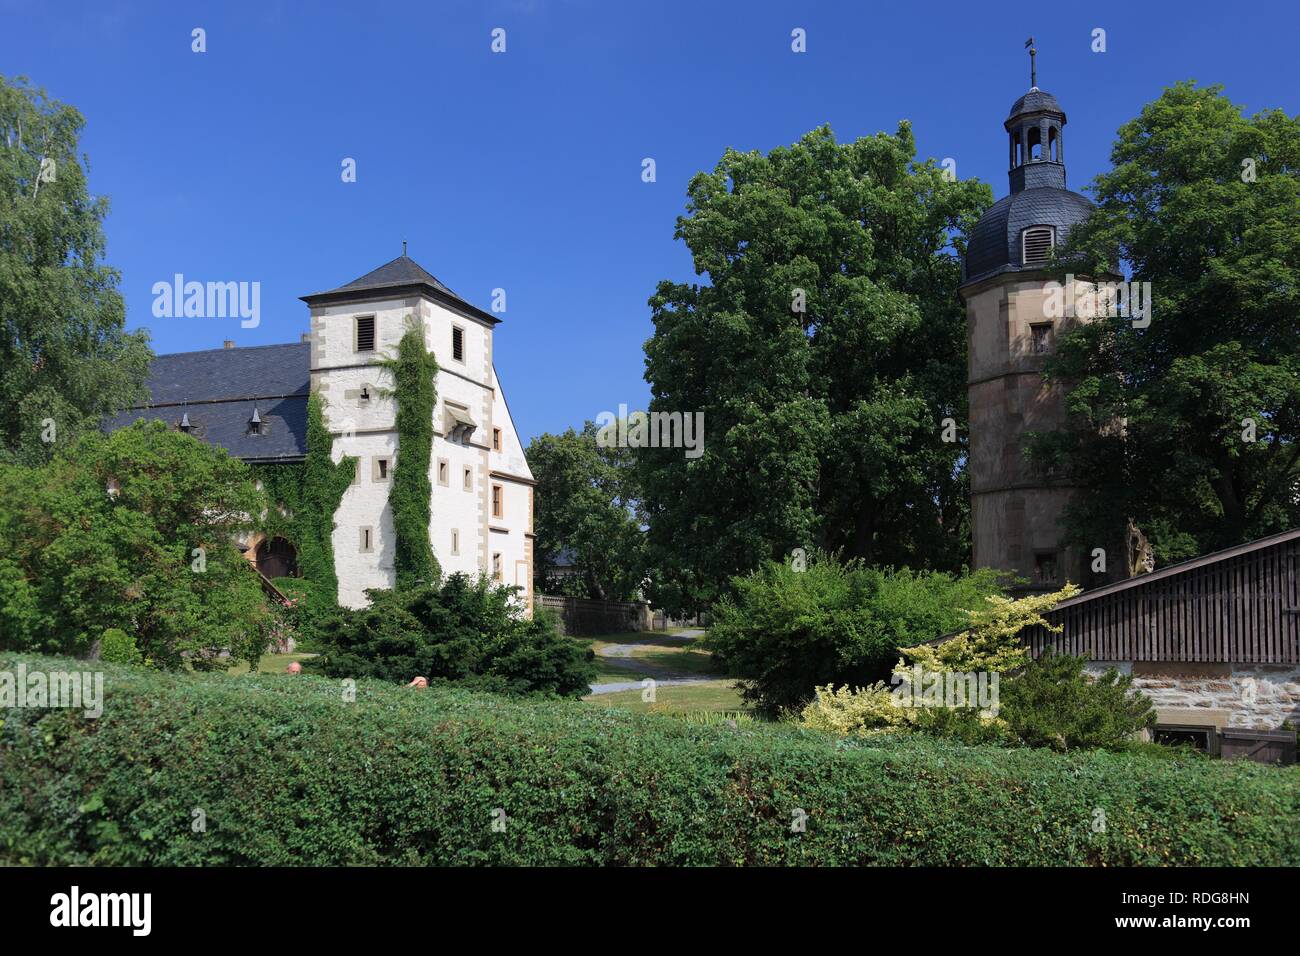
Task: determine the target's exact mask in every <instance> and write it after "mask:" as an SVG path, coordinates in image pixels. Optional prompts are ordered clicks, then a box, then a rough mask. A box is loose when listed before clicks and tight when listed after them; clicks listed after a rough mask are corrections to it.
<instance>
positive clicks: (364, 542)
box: [358, 528, 375, 554]
mask: <svg viewBox="0 0 1300 956" xmlns="http://www.w3.org/2000/svg"><path fill="white" fill-rule="evenodd" d="M360 532H361V535H360V537H361V540H360V541H359V542H358V544H359V545H360V546H361V552H362V553H363V554H366V553H369V552H371V551H373V550H375V542H374V532H373V531H372V530H371V529H370V528H361V529H360Z"/></svg>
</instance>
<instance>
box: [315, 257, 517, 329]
mask: <svg viewBox="0 0 1300 956" xmlns="http://www.w3.org/2000/svg"><path fill="white" fill-rule="evenodd" d="M412 293H424V294H426V295H428V296H429V297H430V298H432V299H434V300H435V301H437V302H439V303H441V304H442V305H445V306H447V307H448V308H450V309H452V311H455V312H461V313H467V314H469V315H471V316H473V317H474V318H477V319H481V320H483V321H485V322H491V323H493V324H496V323H497V322H500V321H501V320H500V319H498V318H497V317H496V316H495V315H492V314H491V313H490V312H484V311H483V310H482V309H480V308H479V307H478V306H476V305H472V304H470V303H469V302H466V301H465V300H464V299H462V298H461V297H460V296H458V295H457V294H456V293H455V292H452V291H451V289H449V288H448V287H447V286H446V285H444V284H443V283H442V282H441V281H439V280H438V278H437V276H435V275H433V274H432V273H431V272H429V271H428V270H427V269H425V268H424V267H423V266H422V265H420V264H419V263H418V262H416V261H415V260H414V259H412V258H411V257H410V256H407V255H405V254H403V255H400V256H398V257H397V258H396V259H394V260H393V261H392V262H386V263H384V265H382V266H380V267H379V268H378V269H374V270H372V271H370V272H367V273H366V274H365V275H363V276H361V277H360V278H358V279H353V280H352V281H351V282H349V283H348V284H347V285H341V286H339V287H338V288H337V289H329V290H327V291H325V292H313V293H312V294H311V295H304V296H302V301H303V302H306V303H307V304H308V305H328V304H331V303H335V302H368V301H374V300H375V299H380V298H389V297H398V296H400V295H403V294H412Z"/></svg>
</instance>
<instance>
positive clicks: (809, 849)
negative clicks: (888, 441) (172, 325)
mask: <svg viewBox="0 0 1300 956" xmlns="http://www.w3.org/2000/svg"><path fill="white" fill-rule="evenodd" d="M26 662H27V666H28V668H29V669H34V668H38V667H39V668H42V669H45V670H58V669H66V668H67V667H69V666H72V665H71V664H70V662H67V661H55V660H50V659H38V658H27V659H26ZM16 663H17V659H16V658H15V657H13V656H2V655H0V671H3V670H5V669H10V670H12V669H13V668H14V667H15V666H16ZM102 666H103V669H104V672H105V683H104V689H105V693H104V708H105V710H104V715H103V717H101V718H100V719H98V720H91V719H87V718H85V717H84V716H82V715H81V714H80V712H77V711H72V710H58V709H50V708H43V709H37V708H15V709H13V710H10V711H7V712H6V713H5V721H4V725H3V726H2V727H0V862H8V863H18V864H35V865H47V866H53V865H58V866H63V865H87V864H100V865H133V864H140V865H190V866H199V865H205V866H238V865H289V864H292V865H302V866H330V865H347V864H385V863H391V864H437V865H466V864H528V865H576V864H605V865H665V866H682V865H709V864H713V865H740V864H754V865H810V864H819V865H828V866H829V865H843V866H848V865H895V866H897V865H990V864H992V865H1008V866H1017V865H1018V866H1051V865H1079V864H1096V865H1107V866H1125V865H1135V864H1142V865H1167V864H1180V865H1187V864H1193V865H1219V866H1225V865H1233V866H1242V865H1272V866H1295V865H1297V864H1300V830H1298V829H1297V828H1296V826H1295V820H1296V819H1297V816H1298V815H1300V773H1297V771H1296V769H1295V768H1285V767H1265V766H1260V765H1257V764H1252V763H1250V762H1249V761H1230V762H1225V761H1214V760H1198V761H1156V760H1149V759H1147V758H1145V757H1141V756H1134V755H1131V754H1122V753H1121V754H1116V753H1108V752H1106V751H1092V752H1086V751H1079V752H1072V753H1069V754H1057V753H1053V752H1051V751H1048V750H1033V749H1028V748H1020V749H1013V750H1004V749H994V748H987V747H965V746H962V745H959V744H955V743H952V742H949V741H944V740H936V739H932V738H927V737H924V736H922V735H917V734H883V735H878V736H874V737H870V738H865V739H861V740H856V739H845V738H836V737H832V736H830V735H827V734H824V733H820V732H817V731H809V730H800V729H798V728H795V727H791V726H788V725H775V726H773V725H766V724H762V723H757V722H756V723H755V724H752V725H743V726H737V727H736V728H735V729H733V728H731V727H697V726H692V725H690V724H688V723H686V722H684V721H681V720H674V719H671V718H668V717H656V716H653V715H638V714H633V713H630V712H628V711H623V710H618V709H609V708H604V707H593V706H590V705H587V704H583V703H580V702H575V701H561V700H540V699H518V698H515V699H511V698H503V697H499V696H495V695H490V694H481V693H476V692H469V691H465V690H463V689H460V688H454V687H435V688H432V689H430V690H427V691H416V690H411V689H407V688H403V687H394V686H392V685H389V684H382V683H379V682H376V681H368V680H361V681H358V683H357V694H356V699H355V703H346V702H345V701H344V700H343V695H341V694H340V693H339V685H338V682H337V681H334V680H327V679H325V678H320V677H312V676H307V675H301V676H298V677H289V676H286V675H256V676H245V677H237V678H232V677H228V676H226V675H223V674H168V673H158V672H155V671H150V670H146V669H143V668H121V667H115V666H113V665H102ZM195 808H201V809H202V810H203V811H204V813H205V815H206V821H207V827H206V831H205V832H202V833H194V832H193V830H192V829H191V823H192V822H193V819H194V818H193V811H194V810H195ZM1097 808H1102V809H1104V811H1105V813H1106V816H1107V818H1108V819H1109V820H1110V821H1112V825H1111V826H1108V827H1106V828H1105V830H1104V831H1103V832H1100V833H1094V832H1093V831H1092V822H1093V820H1094V814H1095V811H1096V809H1097ZM796 809H802V810H803V811H805V812H806V813H807V829H806V832H803V833H795V832H792V831H791V827H790V823H791V819H792V813H793V812H794V811H795V810H796ZM498 810H499V811H502V812H504V814H505V820H506V827H505V830H504V831H502V832H498V831H494V829H493V827H492V826H491V822H492V820H493V819H494V818H497V819H499V818H500V816H499V813H498V814H497V815H496V817H494V813H495V812H496V811H498Z"/></svg>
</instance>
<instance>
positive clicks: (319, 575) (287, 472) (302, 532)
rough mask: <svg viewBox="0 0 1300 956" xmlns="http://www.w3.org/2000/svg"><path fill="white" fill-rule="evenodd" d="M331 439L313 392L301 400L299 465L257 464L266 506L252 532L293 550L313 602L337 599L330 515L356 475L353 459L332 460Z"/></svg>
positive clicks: (346, 457)
mask: <svg viewBox="0 0 1300 956" xmlns="http://www.w3.org/2000/svg"><path fill="white" fill-rule="evenodd" d="M333 450H334V438H333V436H332V435H330V433H329V429H327V428H326V427H325V417H324V415H323V413H322V411H321V400H320V396H319V395H315V394H312V395H310V396H308V398H307V456H306V458H305V459H304V460H303V462H302V463H301V464H259V465H254V466H253V473H254V475H255V476H256V477H257V478H258V479H259V480H260V481H261V482H262V487H263V490H264V491H265V493H266V499H267V508H266V513H265V515H263V516H262V518H261V520H260V522H259V525H258V530H260V531H262V532H263V533H265V534H266V536H267V537H268V538H274V537H282V538H284V539H285V540H286V541H288V542H289V543H290V544H292V545H293V546H294V548H295V549H296V550H297V552H298V569H299V571H300V572H301V573H302V576H303V579H304V580H305V582H306V584H307V586H308V588H309V589H310V590H311V592H312V594H313V595H314V596H315V595H318V597H317V598H316V601H317V602H321V603H325V604H329V605H333V604H334V603H335V602H336V601H337V600H338V593H339V583H338V576H337V575H336V574H335V572H334V545H333V541H332V535H333V533H334V513H335V512H336V511H338V507H339V503H340V502H341V501H342V500H343V493H344V492H345V491H347V489H348V485H350V484H351V483H352V478H353V476H354V475H355V474H356V467H357V465H356V462H357V460H356V458H354V457H351V456H345V457H344V458H342V459H341V460H340V461H339V462H338V464H335V463H334V461H333V459H332V457H331V456H332V453H333Z"/></svg>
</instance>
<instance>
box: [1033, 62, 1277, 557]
mask: <svg viewBox="0 0 1300 956" xmlns="http://www.w3.org/2000/svg"><path fill="white" fill-rule="evenodd" d="M1111 160H1112V164H1113V168H1112V169H1110V170H1109V171H1107V172H1105V173H1103V174H1101V175H1100V176H1098V177H1097V179H1096V181H1095V184H1094V187H1093V189H1094V192H1095V194H1096V198H1097V203H1098V206H1097V210H1096V212H1095V213H1094V214H1093V215H1092V217H1091V218H1090V219H1089V220H1088V221H1087V222H1086V223H1084V224H1082V225H1080V226H1079V227H1077V228H1076V229H1075V230H1074V231H1073V233H1072V235H1071V237H1070V243H1069V246H1070V248H1069V249H1067V250H1066V252H1067V255H1068V254H1073V255H1077V256H1080V257H1081V259H1080V260H1076V262H1075V266H1074V269H1073V271H1076V272H1078V271H1079V267H1080V265H1082V267H1083V268H1084V269H1086V270H1087V271H1089V272H1091V273H1092V274H1094V275H1096V274H1100V273H1101V272H1102V271H1103V270H1105V269H1106V268H1107V267H1110V268H1111V269H1112V270H1113V269H1114V268H1115V267H1116V265H1118V268H1120V269H1122V270H1124V271H1125V272H1128V273H1130V274H1131V278H1132V279H1133V280H1134V281H1137V282H1150V283H1151V292H1152V296H1153V300H1154V301H1153V309H1152V313H1151V317H1150V324H1149V326H1147V327H1145V328H1141V327H1135V326H1134V323H1133V322H1132V321H1128V320H1125V319H1123V318H1111V319H1101V320H1097V321H1093V322H1091V323H1087V324H1079V325H1077V326H1076V327H1075V328H1074V329H1073V330H1072V331H1070V332H1069V333H1067V334H1066V335H1064V336H1063V337H1062V339H1061V341H1060V344H1059V346H1058V349H1057V352H1056V355H1055V356H1054V358H1053V359H1052V360H1051V362H1050V365H1049V368H1048V371H1049V374H1050V375H1051V376H1052V377H1054V378H1056V379H1057V380H1058V381H1061V382H1062V383H1064V384H1066V385H1067V387H1068V388H1069V393H1068V395H1069V397H1068V407H1069V409H1070V412H1071V422H1070V427H1068V428H1067V429H1065V430H1063V431H1061V432H1058V433H1055V434H1051V435H1042V436H1038V437H1037V439H1036V441H1035V442H1034V443H1033V445H1032V447H1031V453H1032V455H1033V456H1034V457H1036V458H1038V459H1039V460H1040V461H1041V462H1042V463H1043V464H1045V465H1049V466H1053V467H1055V469H1056V470H1057V473H1058V474H1061V475H1067V476H1069V477H1070V479H1071V480H1073V481H1074V482H1076V483H1078V484H1080V485H1081V486H1083V488H1084V491H1083V493H1082V494H1081V495H1080V496H1079V498H1078V499H1077V501H1076V503H1075V505H1074V506H1073V507H1072V508H1071V509H1070V510H1069V512H1068V515H1067V521H1068V524H1069V529H1070V532H1071V535H1072V537H1073V538H1074V539H1075V540H1076V541H1077V542H1078V543H1080V544H1083V545H1086V546H1089V547H1092V546H1098V545H1105V544H1106V543H1108V542H1113V541H1115V535H1116V533H1117V531H1119V530H1122V529H1123V528H1124V526H1125V523H1126V521H1127V520H1128V519H1129V518H1132V519H1134V520H1135V521H1136V522H1137V523H1138V525H1140V526H1141V527H1142V528H1143V529H1144V530H1145V531H1146V533H1147V534H1148V536H1149V537H1150V538H1151V541H1152V545H1153V547H1154V549H1155V552H1156V555H1157V558H1158V559H1160V560H1163V561H1169V560H1174V559H1178V558H1183V557H1188V556H1191V555H1195V554H1198V553H1203V552H1206V551H1212V550H1215V549H1217V548H1222V547H1226V546H1229V545H1232V544H1235V543H1238V542H1241V541H1245V540H1250V539H1252V538H1256V537H1259V536H1261V535H1265V534H1269V533H1271V532H1276V531H1281V530H1285V529H1289V528H1294V527H1296V526H1297V525H1298V524H1300V441H1297V439H1298V438H1300V120H1298V119H1297V118H1294V117H1289V116H1287V115H1285V114H1284V113H1282V112H1279V111H1276V110H1268V111H1265V112H1262V113H1259V114H1256V115H1254V116H1250V117H1247V116H1245V115H1243V113H1242V110H1241V108H1240V107H1238V106H1235V105H1233V104H1232V103H1231V102H1230V101H1229V100H1228V99H1227V98H1226V97H1225V96H1223V95H1222V92H1221V88H1219V87H1209V88H1204V89H1202V88H1197V87H1196V86H1195V85H1194V84H1192V83H1180V84H1178V85H1176V86H1174V87H1172V88H1170V89H1168V90H1166V91H1165V92H1164V94H1163V95H1161V97H1160V98H1159V99H1157V100H1155V101H1154V102H1152V103H1150V104H1148V105H1147V106H1145V107H1144V108H1143V109H1142V112H1141V114H1140V115H1139V116H1138V117H1137V118H1136V119H1134V120H1132V121H1131V122H1128V123H1126V124H1125V125H1124V126H1122V127H1121V128H1120V130H1119V135H1118V139H1117V140H1116V142H1115V144H1114V147H1113V149H1112V152H1111ZM1117 258H1118V263H1116V259H1117ZM1139 324H1140V323H1139Z"/></svg>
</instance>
